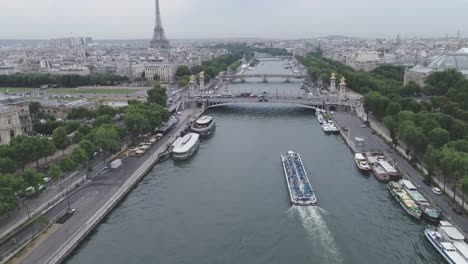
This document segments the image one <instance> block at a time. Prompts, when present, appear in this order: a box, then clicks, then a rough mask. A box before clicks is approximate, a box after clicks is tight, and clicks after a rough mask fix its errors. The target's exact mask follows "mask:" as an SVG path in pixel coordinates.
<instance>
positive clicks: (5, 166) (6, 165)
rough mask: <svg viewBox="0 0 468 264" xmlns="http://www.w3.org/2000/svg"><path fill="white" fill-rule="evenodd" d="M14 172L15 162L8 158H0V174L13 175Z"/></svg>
mask: <svg viewBox="0 0 468 264" xmlns="http://www.w3.org/2000/svg"><path fill="white" fill-rule="evenodd" d="M15 171H16V162H15V161H14V160H12V159H10V158H8V157H1V158H0V173H1V174H6V173H14V172H15Z"/></svg>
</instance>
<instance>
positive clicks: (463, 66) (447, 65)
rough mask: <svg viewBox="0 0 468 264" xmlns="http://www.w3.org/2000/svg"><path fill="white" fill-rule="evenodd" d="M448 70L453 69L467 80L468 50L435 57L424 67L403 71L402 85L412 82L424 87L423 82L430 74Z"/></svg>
mask: <svg viewBox="0 0 468 264" xmlns="http://www.w3.org/2000/svg"><path fill="white" fill-rule="evenodd" d="M448 69H455V70H457V71H459V72H461V73H462V74H463V75H464V76H465V77H467V78H468V48H462V49H459V50H458V51H457V52H449V53H447V54H444V55H440V56H436V57H435V58H433V59H432V60H431V62H430V63H429V64H428V65H427V66H426V67H423V66H416V67H413V68H411V69H407V70H405V78H404V84H405V85H406V84H408V83H409V82H410V81H414V82H416V83H417V84H419V85H420V86H421V87H424V85H425V83H424V82H425V81H426V79H427V77H429V75H431V73H433V72H436V71H444V70H448Z"/></svg>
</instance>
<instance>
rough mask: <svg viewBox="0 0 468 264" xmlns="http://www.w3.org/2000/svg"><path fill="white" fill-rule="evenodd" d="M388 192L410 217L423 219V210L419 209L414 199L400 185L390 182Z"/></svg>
mask: <svg viewBox="0 0 468 264" xmlns="http://www.w3.org/2000/svg"><path fill="white" fill-rule="evenodd" d="M388 190H389V191H390V193H391V194H392V195H393V197H395V199H396V200H397V201H398V203H399V204H400V205H401V207H403V209H404V210H405V211H406V212H407V213H408V214H409V215H411V216H412V217H414V218H416V219H420V218H421V214H422V212H421V210H420V209H419V207H418V205H417V204H416V202H415V201H414V200H413V198H411V196H410V195H409V194H408V192H407V191H406V190H405V188H404V187H403V186H402V185H401V184H400V183H398V182H389V183H388Z"/></svg>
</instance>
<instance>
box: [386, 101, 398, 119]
mask: <svg viewBox="0 0 468 264" xmlns="http://www.w3.org/2000/svg"><path fill="white" fill-rule="evenodd" d="M400 111H401V105H400V104H399V103H396V102H391V103H389V104H388V106H387V115H389V116H396V115H397V114H398V113H399V112H400Z"/></svg>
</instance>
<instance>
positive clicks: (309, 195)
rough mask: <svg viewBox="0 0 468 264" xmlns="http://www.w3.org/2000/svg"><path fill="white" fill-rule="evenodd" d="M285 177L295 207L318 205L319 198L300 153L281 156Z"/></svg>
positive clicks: (290, 152)
mask: <svg viewBox="0 0 468 264" xmlns="http://www.w3.org/2000/svg"><path fill="white" fill-rule="evenodd" d="M281 163H282V164H283V170H284V176H285V178H286V184H287V185H288V191H289V198H290V200H291V204H294V205H302V206H307V205H316V204H317V198H316V197H315V192H314V190H313V188H312V185H311V184H310V182H309V177H307V173H306V171H305V168H304V164H303V163H302V159H301V156H300V155H299V153H295V152H293V151H288V152H287V153H283V154H281Z"/></svg>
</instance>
